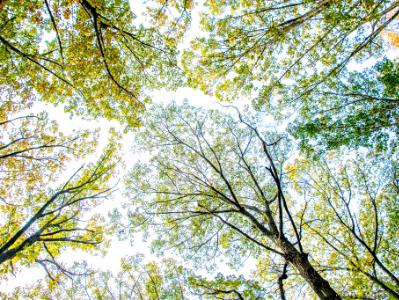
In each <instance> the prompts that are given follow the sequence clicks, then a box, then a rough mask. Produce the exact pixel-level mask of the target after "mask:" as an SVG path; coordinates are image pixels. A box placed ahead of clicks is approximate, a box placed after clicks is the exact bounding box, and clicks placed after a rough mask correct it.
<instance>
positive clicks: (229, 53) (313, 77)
mask: <svg viewBox="0 0 399 300" xmlns="http://www.w3.org/2000/svg"><path fill="white" fill-rule="evenodd" d="M205 5H206V10H205V11H204V12H203V14H202V18H201V25H202V28H203V29H204V30H205V31H206V32H207V33H208V34H207V35H205V36H204V37H201V38H197V39H196V40H195V41H194V42H193V43H192V49H190V50H188V51H186V53H185V56H184V58H183V65H184V68H185V69H184V70H185V72H186V74H187V76H188V83H189V84H190V85H191V86H193V87H196V88H200V89H201V90H203V91H209V90H210V89H212V87H214V86H216V96H217V97H219V98H220V99H226V98H227V99H234V98H236V97H237V94H238V93H240V92H242V93H244V94H250V95H251V96H252V95H254V96H256V102H257V103H258V104H260V105H264V104H265V103H267V102H268V101H271V100H273V98H274V96H276V95H278V94H279V87H281V86H283V88H284V89H289V90H290V96H291V97H290V99H282V101H284V100H285V101H286V103H290V101H291V100H292V99H297V98H298V97H299V98H300V97H301V96H303V95H306V94H309V93H311V91H312V90H313V89H314V88H315V87H316V86H317V85H318V84H320V83H321V82H323V81H324V80H326V79H328V78H330V77H332V76H335V75H337V74H338V73H339V72H340V71H341V70H342V69H344V67H345V66H346V65H347V64H348V63H349V62H350V61H351V60H353V59H364V58H367V57H368V56H370V55H371V54H372V53H373V54H376V53H380V51H381V50H382V49H383V48H382V46H381V45H380V44H379V41H380V35H381V32H382V31H383V30H384V29H388V27H389V25H390V24H392V23H394V22H395V18H397V16H398V15H399V11H398V10H397V8H398V5H399V4H398V2H397V1H391V0H387V1H385V0H383V1H363V0H360V1H334V0H320V1H316V0H313V1H266V2H265V1H255V2H253V1H245V0H242V1H206V4H205ZM226 11H228V13H226ZM204 74H206V76H204ZM276 89H277V90H276Z"/></svg>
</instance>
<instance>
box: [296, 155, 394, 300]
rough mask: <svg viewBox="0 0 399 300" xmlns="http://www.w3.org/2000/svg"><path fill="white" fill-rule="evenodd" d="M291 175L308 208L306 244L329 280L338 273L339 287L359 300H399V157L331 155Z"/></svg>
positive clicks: (303, 164) (306, 163)
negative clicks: (398, 158) (398, 160)
mask: <svg viewBox="0 0 399 300" xmlns="http://www.w3.org/2000/svg"><path fill="white" fill-rule="evenodd" d="M352 156H354V155H352ZM327 160H328V161H327ZM290 171H291V172H290V176H291V177H293V179H294V180H295V181H296V182H297V184H296V188H297V191H298V192H299V193H300V194H301V195H303V196H304V197H305V199H306V203H307V205H306V213H307V215H308V217H307V222H306V225H305V226H304V227H303V228H304V239H305V240H308V238H311V241H312V242H311V241H310V240H309V242H308V245H309V246H310V247H312V246H313V248H314V249H313V251H312V253H314V256H315V259H316V260H317V261H318V262H319V264H320V265H321V266H323V268H324V270H325V272H326V273H325V274H326V275H325V276H326V278H327V279H328V278H331V280H333V278H334V277H335V276H336V274H334V273H335V272H339V274H340V275H339V276H340V278H341V280H339V281H336V284H337V285H339V289H340V290H342V291H345V292H346V294H348V296H349V295H350V296H351V297H352V298H355V299H362V298H363V299H370V298H373V299H387V298H388V295H389V296H390V297H391V298H392V299H398V298H399V273H398V270H399V266H398V260H397V257H398V255H399V252H398V230H397V229H398V228H397V227H398V226H397V224H398V223H397V222H398V219H397V218H398V212H399V208H398V176H397V175H398V162H397V157H396V156H394V155H393V156H392V157H391V158H390V157H381V156H380V157H378V156H377V157H375V156H374V155H373V154H372V153H367V154H364V153H363V154H361V153H358V154H357V155H356V156H354V157H352V158H351V155H342V153H334V152H331V153H330V154H329V155H328V156H327V157H326V161H318V162H312V161H309V160H307V159H304V158H300V159H298V160H297V161H295V162H294V163H293V164H292V168H290ZM391 298H388V299H391Z"/></svg>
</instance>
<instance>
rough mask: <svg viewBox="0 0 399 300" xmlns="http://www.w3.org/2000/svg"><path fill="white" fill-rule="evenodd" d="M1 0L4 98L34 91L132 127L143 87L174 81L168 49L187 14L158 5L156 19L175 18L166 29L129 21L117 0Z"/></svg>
mask: <svg viewBox="0 0 399 300" xmlns="http://www.w3.org/2000/svg"><path fill="white" fill-rule="evenodd" d="M1 3H2V4H1V5H2V8H1V12H0V28H1V33H0V61H1V63H0V71H1V74H2V79H1V80H0V89H1V91H2V92H1V97H2V98H4V99H9V100H13V99H14V98H16V97H19V98H22V100H23V101H24V102H26V103H28V102H32V101H34V99H36V98H37V97H38V96H39V97H40V99H41V100H43V101H48V102H50V103H54V104H59V103H63V104H64V105H65V108H66V110H67V111H70V112H72V113H74V114H79V115H86V116H87V115H89V116H92V117H97V116H101V117H105V118H107V119H117V120H119V121H120V122H121V123H123V124H126V125H127V126H137V125H138V124H139V115H140V114H141V113H142V112H143V111H144V102H145V101H147V100H148V99H147V100H146V99H145V97H144V92H143V89H144V88H160V87H169V88H173V87H176V86H177V85H178V84H179V82H180V79H179V78H180V77H179V73H180V71H179V69H178V67H177V62H176V54H177V50H176V47H177V42H178V41H179V40H180V38H181V34H182V33H181V32H182V31H181V30H182V27H184V26H182V25H180V23H183V24H185V23H186V22H187V19H188V13H187V12H186V13H182V16H181V18H182V21H179V22H178V21H176V20H174V19H171V17H169V18H167V17H166V16H165V14H163V13H162V9H164V8H162V9H158V10H159V14H158V15H157V16H156V17H157V18H158V19H159V18H160V19H162V20H163V22H167V24H169V25H170V23H172V22H173V20H174V21H175V23H176V27H175V28H174V30H172V31H170V32H169V34H168V35H166V34H162V32H161V31H160V30H159V29H157V24H156V22H155V24H154V23H151V22H149V24H148V26H144V25H143V24H138V25H134V23H133V21H134V19H135V18H137V16H135V15H134V13H133V12H132V11H131V9H130V6H129V2H128V1H123V0H117V1H90V0H87V1H72V0H65V1H50V0H46V1H29V2H23V3H22V4H21V2H20V1H14V0H8V1H2V2H1ZM187 5H189V3H187ZM172 6H173V5H172ZM174 6H176V9H180V10H183V9H184V10H185V11H186V7H185V6H183V7H180V6H178V5H174ZM157 18H155V16H154V19H155V21H157V20H158V19H157ZM165 18H166V20H165ZM169 19H171V20H169ZM167 20H169V21H167ZM151 24H152V25H151ZM177 25H180V26H177Z"/></svg>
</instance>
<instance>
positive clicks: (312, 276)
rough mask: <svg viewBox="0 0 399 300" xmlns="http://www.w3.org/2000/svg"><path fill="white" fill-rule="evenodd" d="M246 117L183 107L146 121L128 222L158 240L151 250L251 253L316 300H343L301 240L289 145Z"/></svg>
mask: <svg viewBox="0 0 399 300" xmlns="http://www.w3.org/2000/svg"><path fill="white" fill-rule="evenodd" d="M247 118H248V117H244V116H243V115H242V114H241V113H238V117H233V116H230V115H224V114H222V113H220V112H217V111H212V110H211V111H204V110H201V109H195V108H192V107H188V106H187V105H185V106H183V107H177V106H176V105H171V106H169V107H167V108H165V109H163V108H161V109H159V110H157V111H156V112H155V114H154V116H153V117H148V118H147V119H146V120H145V123H144V127H143V129H142V130H141V132H140V133H139V135H138V138H137V142H138V143H139V145H140V147H141V148H142V147H144V148H145V149H148V150H149V151H151V159H150V161H149V162H148V163H139V164H137V165H136V167H135V168H134V170H133V171H132V173H131V175H130V179H129V181H128V193H130V194H131V198H132V203H133V204H134V206H135V207H136V208H137V210H136V211H132V212H131V222H132V223H133V224H135V225H136V226H137V225H141V227H142V228H143V229H144V230H145V231H146V232H149V231H150V232H151V233H153V234H156V235H157V237H156V239H155V241H154V246H155V247H156V249H162V248H164V247H168V248H169V247H175V248H176V249H178V250H179V251H180V252H181V253H182V254H183V255H185V257H186V258H187V257H193V256H196V257H197V259H201V258H202V262H204V260H209V259H210V257H212V256H213V257H215V256H217V254H218V253H225V254H228V255H229V256H230V257H231V258H232V259H233V261H234V262H236V263H238V262H239V261H240V260H241V259H242V258H243V257H246V256H248V255H249V254H253V255H254V256H255V257H257V258H261V257H262V259H268V260H269V261H270V262H271V261H273V260H278V261H279V262H280V263H281V265H285V264H287V265H286V266H284V269H286V268H287V267H289V268H293V269H295V270H296V272H297V276H296V277H299V278H302V279H303V280H304V281H306V282H307V284H308V285H309V287H310V288H311V289H312V290H313V292H314V293H315V294H317V296H318V297H319V298H321V299H340V296H339V295H338V294H337V293H336V291H335V290H334V288H333V287H332V286H331V285H330V284H329V282H327V281H326V280H325V279H324V278H323V277H322V276H321V275H320V273H319V272H318V270H317V269H316V268H315V267H314V266H313V262H312V256H311V255H312V253H310V254H309V253H307V251H306V247H307V246H306V245H304V244H303V243H302V226H303V220H302V218H300V216H299V218H297V214H298V213H299V212H300V210H296V209H295V205H294V203H295V200H294V199H290V198H289V197H288V195H287V190H286V189H287V187H286V186H285V181H284V177H283V171H282V168H283V166H284V161H285V159H286V158H287V157H286V156H287V152H288V149H287V148H286V149H284V147H283V144H287V141H284V142H282V141H281V140H282V139H283V138H282V137H279V136H277V135H273V134H271V133H267V132H265V131H263V130H261V129H258V128H257V127H255V125H254V124H252V123H251V122H250V121H248V120H247ZM287 147H288V146H287ZM142 150H143V149H141V151H142ZM264 255H265V256H269V257H268V258H266V257H265V256H264ZM309 255H310V256H309ZM282 272H283V273H284V274H286V271H284V270H282ZM292 276H295V275H292ZM282 278H284V277H282Z"/></svg>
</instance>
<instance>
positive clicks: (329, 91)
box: [290, 59, 399, 152]
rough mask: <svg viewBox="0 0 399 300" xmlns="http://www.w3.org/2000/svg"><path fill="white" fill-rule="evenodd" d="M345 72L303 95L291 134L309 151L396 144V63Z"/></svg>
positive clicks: (383, 147)
mask: <svg viewBox="0 0 399 300" xmlns="http://www.w3.org/2000/svg"><path fill="white" fill-rule="evenodd" d="M344 75H345V77H344V76H342V77H341V81H340V82H338V83H337V81H336V80H328V81H325V82H323V83H322V84H320V85H319V87H318V88H317V89H316V90H315V91H314V92H313V93H312V95H311V96H309V97H306V98H305V99H303V101H302V102H301V104H300V106H299V107H298V110H299V114H298V115H299V116H298V117H297V119H296V120H295V122H294V124H292V125H291V129H290V132H291V134H292V135H293V136H294V137H296V138H299V139H300V140H301V143H302V144H301V146H302V149H304V150H307V151H312V150H314V149H317V150H319V151H320V150H322V151H324V152H325V151H328V150H332V149H337V148H339V147H341V146H349V147H351V148H356V147H359V146H363V147H368V148H375V149H378V150H380V151H381V150H386V149H387V148H392V147H395V145H394V144H395V143H396V139H395V138H392V136H393V135H397V134H398V118H399V111H398V109H399V107H398V100H399V98H398V95H399V81H398V78H399V63H398V62H397V61H392V60H388V59H385V60H383V61H381V62H379V63H377V64H376V65H375V66H373V67H372V68H371V69H366V70H363V71H362V72H348V73H346V74H344ZM312 143H313V147H312Z"/></svg>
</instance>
